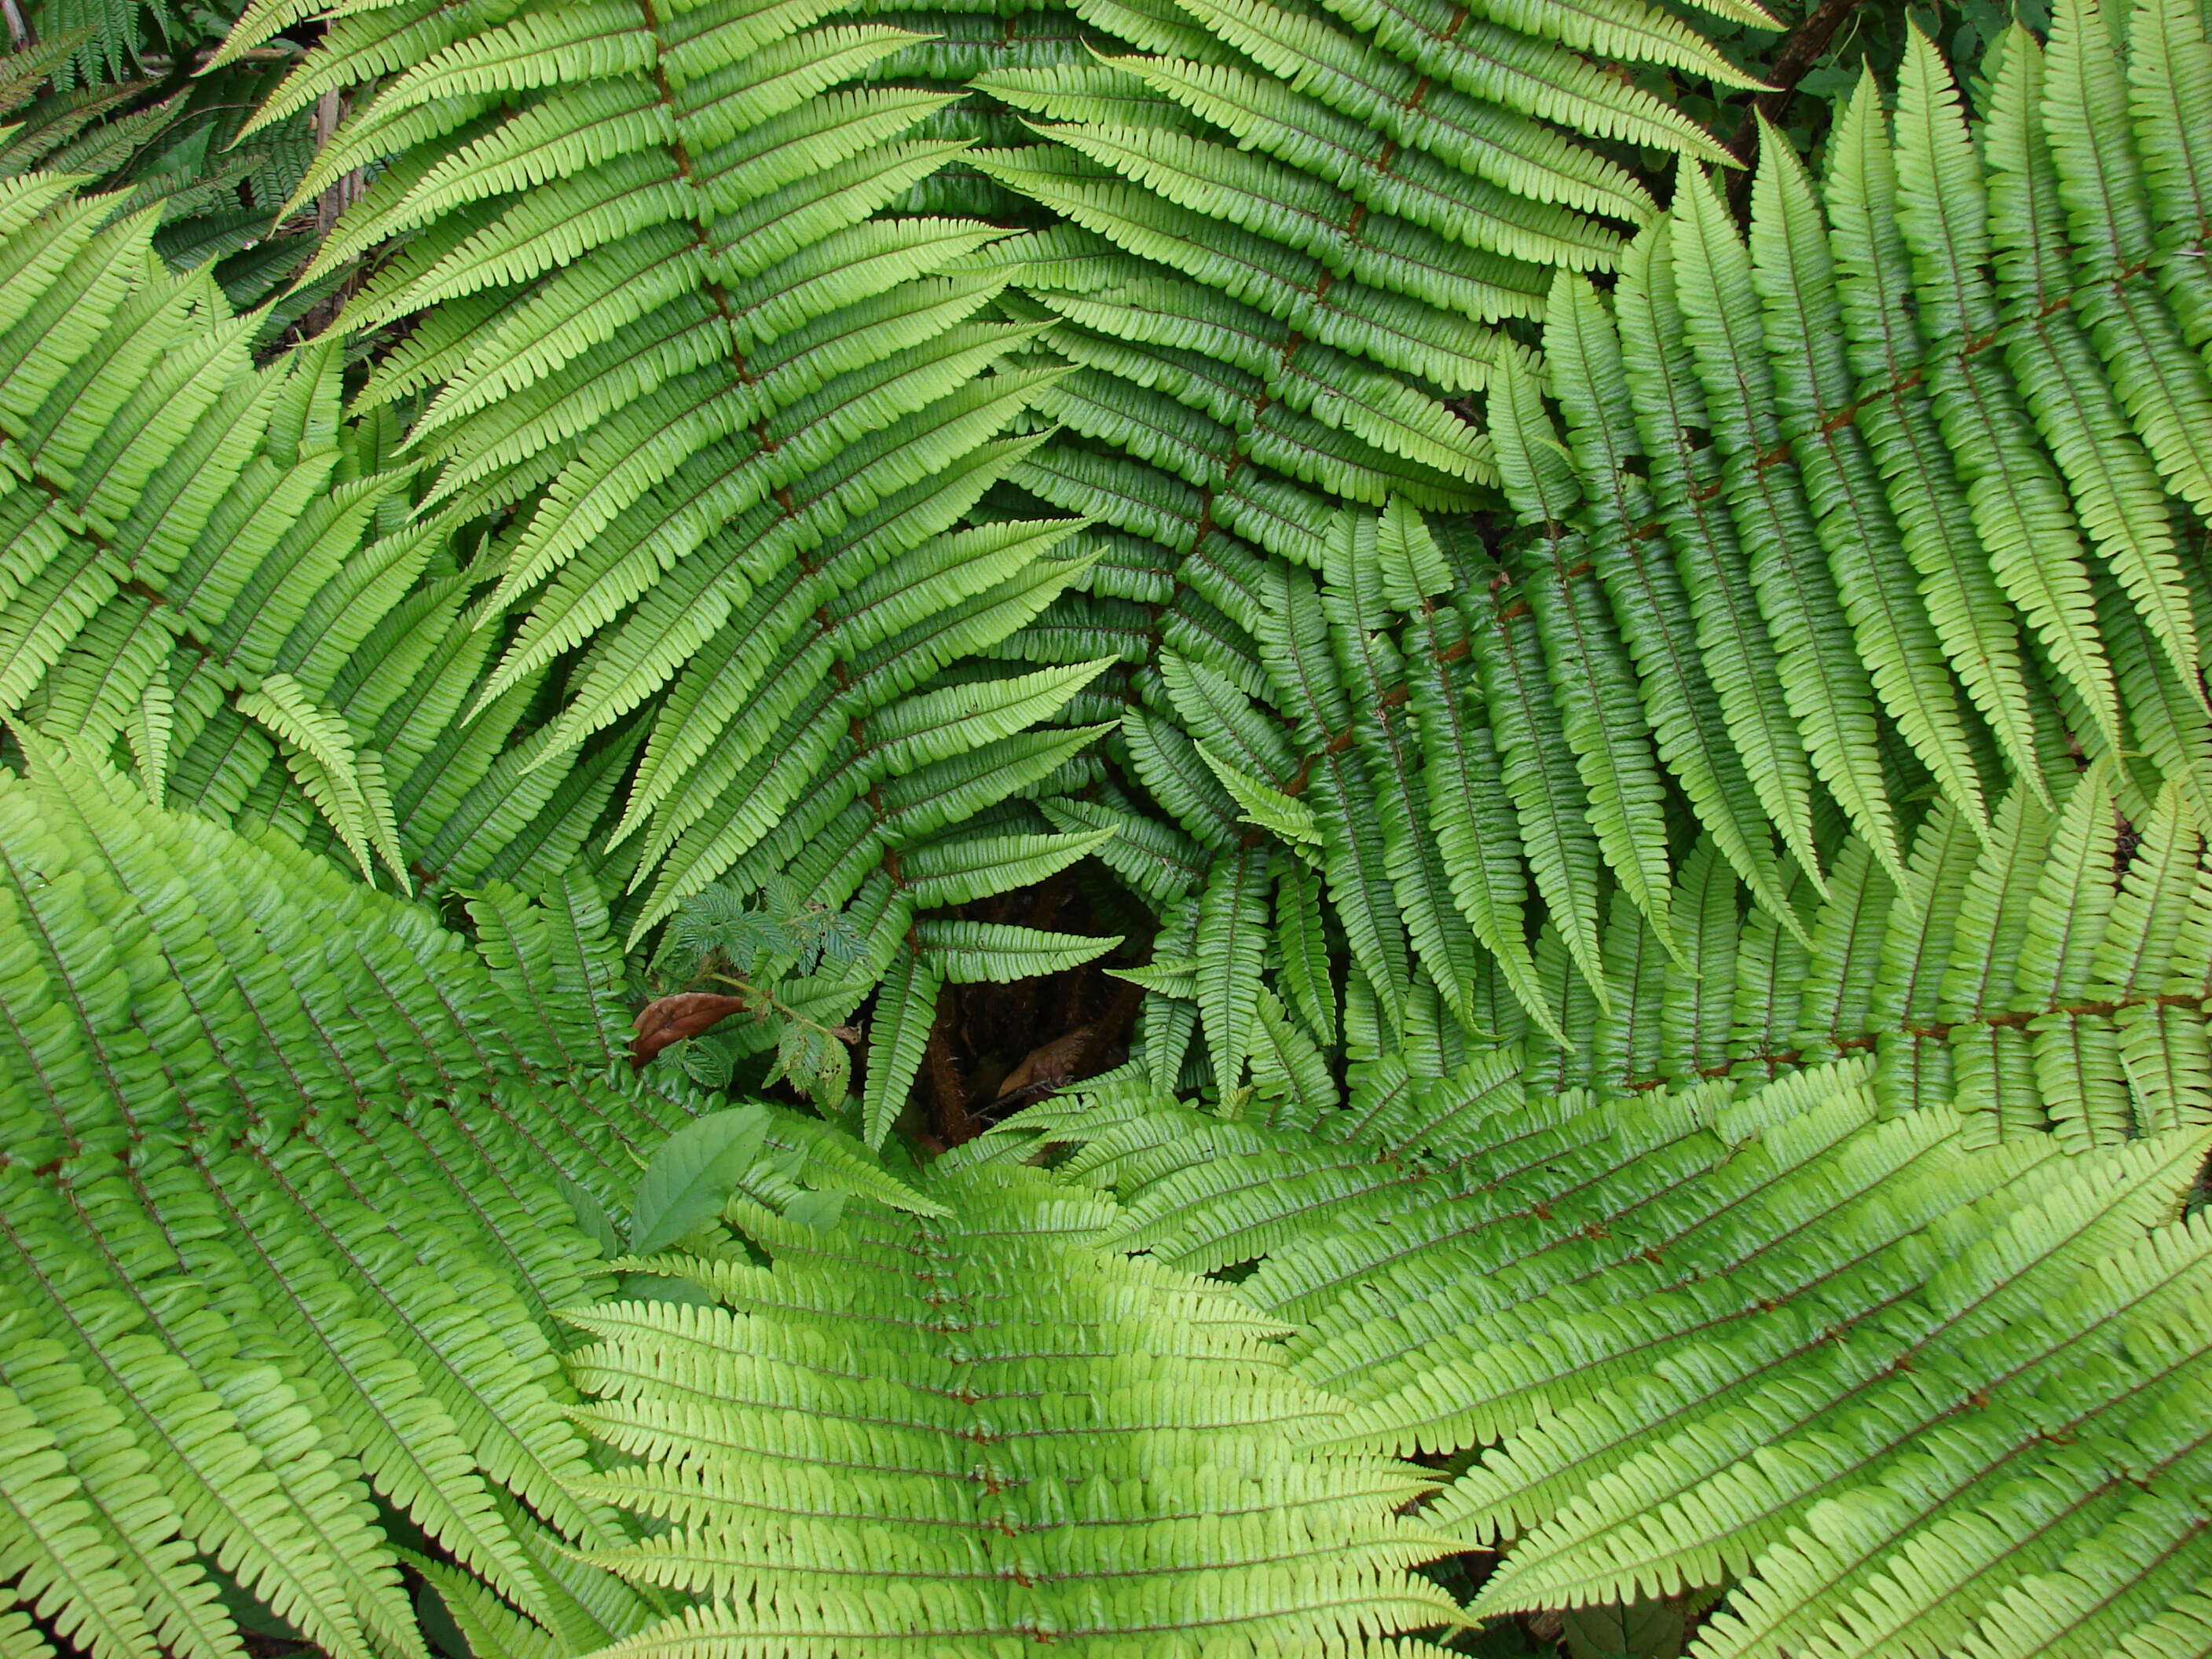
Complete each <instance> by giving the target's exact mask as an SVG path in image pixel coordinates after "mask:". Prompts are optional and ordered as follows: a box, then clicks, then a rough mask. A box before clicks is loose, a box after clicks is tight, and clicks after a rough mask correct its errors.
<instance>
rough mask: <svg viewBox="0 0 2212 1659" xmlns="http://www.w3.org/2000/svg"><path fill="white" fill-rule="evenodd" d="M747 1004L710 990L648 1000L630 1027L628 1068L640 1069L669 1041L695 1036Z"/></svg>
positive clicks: (741, 999)
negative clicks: (633, 1034) (631, 1036)
mask: <svg viewBox="0 0 2212 1659" xmlns="http://www.w3.org/2000/svg"><path fill="white" fill-rule="evenodd" d="M748 1006H750V1004H748V1003H747V1002H746V1001H745V1000H744V998H743V997H726V996H722V995H720V994H716V993H715V992H713V991H678V993H677V994H675V995H674V996H667V997H662V998H660V999H659V1000H657V1001H653V1002H648V1003H647V1004H646V1005H645V1006H644V1007H642V1008H641V1009H639V1010H638V1011H637V1018H635V1019H634V1020H632V1021H631V1022H630V1029H631V1030H634V1031H635V1032H636V1033H637V1035H636V1036H635V1037H633V1038H632V1039H631V1040H630V1045H629V1068H630V1070H631V1071H633V1072H641V1071H643V1070H644V1069H645V1066H646V1062H647V1060H651V1059H652V1058H653V1056H654V1055H655V1054H659V1052H660V1051H661V1050H662V1049H663V1048H666V1047H668V1045H669V1044H670V1043H671V1042H683V1041H684V1038H686V1037H695V1036H698V1035H699V1033H700V1032H702V1031H703V1030H706V1029H707V1028H708V1026H710V1025H717V1024H720V1023H721V1022H722V1021H723V1020H726V1019H727V1018H729V1017H730V1016H731V1015H732V1014H741V1013H743V1012H745V1010H746V1008H747V1007H748Z"/></svg>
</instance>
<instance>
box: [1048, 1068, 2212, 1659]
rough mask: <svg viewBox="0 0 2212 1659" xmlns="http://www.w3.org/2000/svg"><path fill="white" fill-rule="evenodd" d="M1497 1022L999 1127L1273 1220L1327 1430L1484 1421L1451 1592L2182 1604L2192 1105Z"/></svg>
mask: <svg viewBox="0 0 2212 1659" xmlns="http://www.w3.org/2000/svg"><path fill="white" fill-rule="evenodd" d="M1502 1060H1503V1057H1502V1056H1493V1057H1488V1058H1486V1059H1485V1060H1478V1061H1476V1062H1474V1063H1473V1064H1471V1065H1470V1066H1468V1067H1466V1068H1464V1069H1462V1071H1460V1072H1457V1073H1454V1074H1452V1075H1451V1076H1449V1077H1448V1078H1444V1079H1437V1080H1433V1081H1430V1082H1425V1083H1424V1082H1418V1081H1414V1080H1411V1079H1407V1076H1406V1074H1405V1073H1404V1072H1403V1070H1402V1069H1398V1068H1392V1067H1389V1066H1380V1067H1376V1068H1374V1069H1372V1070H1370V1072H1369V1073H1367V1074H1366V1075H1365V1076H1364V1077H1363V1078H1362V1079H1360V1080H1359V1081H1358V1083H1357V1084H1356V1085H1355V1086H1354V1088H1353V1090H1352V1096H1351V1098H1350V1100H1349V1101H1348V1103H1346V1106H1345V1107H1344V1108H1343V1109H1335V1110H1328V1111H1325V1112H1323V1113H1322V1114H1321V1115H1320V1116H1319V1117H1318V1119H1317V1120H1316V1121H1315V1122H1314V1124H1313V1126H1312V1127H1311V1128H1310V1131H1306V1132H1303V1133H1301V1132H1299V1131H1297V1130H1286V1129H1285V1128H1282V1127H1273V1126H1270V1125H1267V1124H1265V1123H1261V1122H1255V1121H1222V1120H1220V1119H1218V1118H1212V1117H1208V1116H1206V1115H1202V1114H1199V1113H1195V1112H1194V1111H1192V1110H1191V1109H1189V1108H1188V1107H1186V1106H1183V1105H1180V1104H1177V1103H1175V1102H1173V1101H1171V1100H1169V1099H1166V1098H1164V1097H1160V1096H1158V1095H1157V1094H1153V1093H1152V1092H1151V1091H1148V1090H1147V1088H1146V1085H1145V1084H1144V1083H1143V1081H1142V1079H1140V1078H1139V1077H1137V1076H1134V1075H1131V1076H1129V1077H1128V1078H1127V1079H1126V1080H1117V1081H1116V1082H1115V1084H1114V1085H1112V1086H1111V1087H1110V1088H1109V1089H1108V1090H1106V1091H1104V1092H1103V1093H1101V1094H1099V1095H1097V1096H1096V1097H1093V1098H1091V1100H1090V1101H1088V1102H1087V1103H1084V1104H1082V1105H1081V1106H1077V1107H1070V1106H1066V1105H1062V1104H1058V1103H1054V1104H1048V1105H1044V1106H1039V1107H1035V1108H1032V1109H1030V1111H1028V1112H1027V1113H1024V1115H1022V1116H1020V1117H1018V1118H1017V1119H1016V1120H1014V1122H1013V1124H1012V1126H1010V1127H1011V1128H1012V1129H1013V1130H1017V1131H1027V1132H1030V1133H1034V1134H1036V1135H1038V1136H1041V1137H1042V1139H1045V1140H1047V1141H1048V1142H1052V1143H1055V1144H1059V1145H1062V1146H1065V1145H1066V1144H1068V1143H1071V1142H1073V1143H1079V1148H1080V1149H1079V1151H1078V1152H1076V1153H1075V1154H1074V1156H1073V1158H1072V1159H1070V1160H1069V1161H1068V1162H1067V1163H1066V1164H1065V1166H1064V1168H1065V1170H1066V1173H1067V1174H1069V1175H1071V1176H1077V1177H1079V1178H1081V1179H1083V1180H1085V1181H1087V1182H1091V1183H1092V1184H1094V1185H1097V1186H1100V1187H1103V1188H1108V1189H1110V1190H1112V1191H1113V1192H1115V1194H1117V1195H1118V1197H1119V1199H1120V1201H1121V1206H1122V1218H1121V1220H1120V1222H1119V1224H1118V1237H1119V1239H1120V1242H1121V1243H1122V1244H1123V1246H1124V1247H1125V1248H1128V1249H1142V1250H1144V1251H1146V1252H1147V1253H1148V1254H1149V1255H1151V1256H1152V1258H1154V1259H1156V1260H1159V1261H1164V1262H1165V1263H1167V1264H1169V1265H1171V1266H1174V1267H1181V1268H1183V1269H1185V1270H1188V1271H1194V1272H1203V1271H1206V1270H1208V1269H1211V1268H1215V1267H1222V1266H1227V1265H1230V1264H1235V1263H1249V1262H1251V1261H1254V1260H1255V1258H1256V1259H1257V1261H1258V1266H1257V1270H1256V1271H1253V1272H1249V1273H1245V1274H1240V1275H1239V1276H1238V1277H1237V1294H1238V1295H1239V1296H1240V1297H1243V1299H1244V1300H1245V1301H1246V1302H1248V1303H1249V1304H1251V1305H1252V1306H1253V1308H1254V1309H1255V1310H1257V1311H1261V1312H1264V1313H1266V1314H1268V1315H1271V1316H1276V1317H1279V1318H1283V1319H1285V1320H1290V1321H1295V1322H1297V1325H1298V1327H1299V1329H1298V1332H1297V1334H1296V1335H1294V1336H1293V1337H1292V1339H1291V1356H1292V1364H1293V1366H1294V1368H1295V1370H1297V1372H1298V1373H1299V1374H1301V1375H1302V1376H1305V1377H1306V1378H1308V1379H1310V1381H1312V1382H1314V1383H1318V1384H1321V1385H1322V1386H1324V1387H1326V1388H1328V1389H1331V1390H1332V1391H1334V1392H1336V1393H1340V1394H1342V1395H1347V1396H1349V1397H1350V1398H1351V1399H1352V1401H1354V1402H1355V1404H1354V1406H1353V1407H1352V1410H1351V1411H1350V1412H1349V1413H1347V1415H1346V1417H1345V1419H1343V1420H1342V1421H1341V1422H1340V1423H1338V1424H1336V1425H1334V1426H1323V1427H1322V1428H1321V1429H1320V1430H1319V1431H1318V1433H1317V1438H1318V1439H1319V1441H1320V1442H1321V1443H1323V1444H1327V1445H1332V1446H1334V1445H1346V1446H1358V1445H1370V1446H1374V1447H1376V1448H1378V1449H1397V1450H1409V1449H1413V1448H1415V1447H1420V1448H1424V1449H1437V1450H1443V1451H1451V1450H1454V1449H1462V1448H1468V1447H1475V1448H1480V1449H1479V1450H1477V1451H1475V1452H1474V1453H1471V1454H1469V1455H1467V1456H1464V1457H1462V1458H1461V1459H1459V1460H1458V1461H1457V1462H1455V1465H1454V1467H1455V1468H1461V1469H1463V1472H1462V1473H1460V1474H1457V1476H1456V1478H1455V1480H1453V1482H1452V1484H1451V1485H1450V1486H1448V1487H1447V1488H1446V1490H1445V1491H1444V1492H1443V1495H1442V1497H1441V1498H1439V1499H1438V1500H1437V1502H1436V1503H1435V1504H1433V1505H1432V1506H1431V1507H1430V1508H1429V1509H1428V1510H1425V1511H1424V1514H1425V1515H1427V1516H1434V1517H1435V1518H1436V1520H1437V1522H1439V1523H1441V1524H1443V1525H1447V1526H1451V1527H1465V1528H1474V1530H1475V1531H1476V1532H1477V1534H1480V1535H1483V1536H1487V1537H1491V1538H1494V1539H1498V1540H1499V1541H1501V1542H1502V1543H1503V1544H1504V1545H1505V1546H1507V1549H1506V1553H1505V1557H1504V1563H1503V1565H1501V1567H1500V1569H1499V1571H1498V1573H1497V1574H1496V1575H1495V1576H1494V1577H1492V1578H1491V1579H1490V1581H1489V1583H1487V1585H1486V1587H1485V1588H1484V1589H1483V1591H1482V1593H1481V1595H1480V1596H1479V1597H1478V1598H1477V1600H1476V1601H1475V1602H1474V1606H1473V1607H1472V1608H1471V1609H1470V1610H1471V1611H1472V1612H1473V1613H1477V1614H1481V1613H1498V1612H1504V1611H1507V1610H1510V1609H1514V1608H1542V1607H1597V1608H1602V1607H1607V1606H1608V1605H1610V1606H1613V1607H1622V1606H1629V1605H1633V1604H1638V1603H1656V1602H1657V1601H1659V1599H1660V1598H1662V1597H1669V1596H1678V1595H1681V1594H1682V1593H1683V1592H1685V1591H1695V1590H1698V1589H1701V1588H1710V1589H1719V1588H1721V1587H1723V1586H1733V1590H1732V1594H1731V1595H1730V1596H1729V1600H1728V1601H1727V1602H1726V1603H1724V1604H1723V1608H1722V1610H1721V1611H1720V1612H1719V1613H1717V1615H1716V1616H1715V1617H1714V1618H1713V1619H1712V1620H1711V1621H1710V1622H1708V1623H1706V1624H1705V1625H1704V1626H1703V1627H1702V1629H1701V1630H1700V1631H1699V1635H1698V1637H1697V1640H1696V1643H1695V1645H1694V1648H1693V1651H1695V1652H1696V1653H1698V1654H1699V1655H1706V1656H1722V1655H1744V1654H1762V1655H1778V1654H1784V1653H1787V1654H1790V1655H1793V1656H1794V1655H1802V1654H1820V1655H1823V1656H1827V1655H1842V1654H1846V1653H1849V1654H1857V1655H1864V1656H1875V1655H1884V1656H1887V1655H1899V1654H1908V1653H1910V1654H1918V1655H1936V1654H1951V1653H1967V1652H1971V1653H1982V1652H2002V1653H2014V1652H2019V1653H2027V1652H2039V1653H2041V1652H2049V1653H2067V1654H2076V1653H2079V1654H2085V1655H2087V1654H2100V1653H2103V1652H2105V1651H2106V1650H2107V1648H2108V1647H2112V1646H2116V1645H2117V1644H2119V1643H2120V1642H2121V1641H2122V1639H2123V1638H2135V1639H2142V1640H2148V1639H2151V1638H2152V1636H2153V1635H2154V1629H2155V1623H2154V1621H2157V1620H2160V1619H2161V1618H2164V1619H2168V1620H2170V1619H2172V1618H2174V1617H2178V1616H2182V1615H2185V1614H2186V1613H2188V1612H2189V1610H2190V1609H2191V1607H2193V1606H2194V1605H2195V1586H2196V1585H2197V1583H2199V1582H2201V1581H2202V1579H2203V1577H2204V1576H2205V1574H2206V1571H2207V1570H2208V1568H2212V1534H2208V1532H2207V1529H2206V1528H2205V1527H2204V1524H2203V1518H2202V1515H2201V1511H2200V1510H2199V1509H2198V1508H2197V1504H2196V1501H2195V1498H2194V1493H2195V1492H2197V1490H2198V1489H2199V1487H2200V1486H2201V1485H2202V1482H2203V1461H2204V1457H2205V1449H2204V1446H2205V1442H2204V1425H2205V1424H2206V1422H2207V1420H2208V1418H2207V1414H2206V1405H2207V1400H2206V1395H2205V1390H2206V1389H2207V1387H2208V1385H2212V1347H2208V1340H2212V1339H2208V1331H2212V1327H2208V1326H2207V1323H2206V1322H2205V1316H2204V1310H2205V1306H2206V1297H2207V1293H2208V1291H2212V1230H2208V1228H2207V1227H2206V1226H2205V1225H2203V1218H2202V1217H2201V1216H2197V1215H2193V1214H2192V1215H2191V1216H2189V1217H2187V1218H2183V1217H2181V1215H2180V1214H2179V1199H2180V1197H2181V1195H2182V1194H2183V1192H2184V1190H2185V1188H2187V1187H2188V1186H2190V1185H2191V1183H2192V1182H2193V1181H2194V1179H2195V1176H2196V1174H2197V1169H2198V1167H2199V1165H2200V1164H2201V1163H2202V1160H2203V1155H2204V1152H2205V1149H2206V1146H2207V1139H2208V1137H2207V1136H2206V1134H2205V1133H2203V1132H2202V1131H2191V1132H2169V1133H2162V1134H2152V1135H2149V1136H2147V1137H2145V1138H2143V1139H2136V1140H2133V1141H2130V1142H2129V1143H2127V1144H2126V1145H2124V1146H2116V1147H2112V1148H2110V1149H2106V1150H2103V1151H2099V1152H2088V1153H2083V1154H2079V1155H2069V1154H2068V1153H2067V1152H2063V1151H2062V1150H2061V1149H2060V1147H2059V1145H2058V1144H2057V1141H2056V1140H2055V1139H2053V1138H2051V1137H2049V1136H2037V1137H2033V1138H2030V1139H2024V1140H2021V1141H2018V1142H2015V1143H2010V1144H2008V1145H2005V1146H1985V1147H1981V1148H1978V1149H1977V1148H1976V1147H1974V1146H1972V1144H1971V1140H1970V1137H1969V1136H1968V1134H1967V1133H1965V1131H1966V1126H1967V1122H1968V1120H1964V1119H1961V1118H1960V1117H1959V1116H1957V1115H1953V1114H1950V1113H1947V1112H1942V1111H1935V1110H1928V1111H1914V1112H1908V1113H1906V1114H1905V1115H1902V1116H1895V1117H1887V1118H1885V1117H1884V1116H1883V1115H1881V1110H1880V1108H1879V1103H1878V1100H1877V1097H1876V1094H1875V1090H1874V1089H1873V1087H1872V1086H1871V1084H1872V1076H1873V1070H1874V1068H1873V1065H1872V1063H1871V1062H1870V1061H1869V1060H1865V1059H1863V1058H1862V1059H1857V1060H1844V1061H1839V1062H1834V1063H1832V1064H1830V1065H1828V1066H1822V1067H1819V1068H1814V1069H1811V1070H1808V1071H1805V1072H1802V1073H1797V1074H1796V1075H1794V1076H1792V1077H1790V1078H1788V1079H1782V1080H1779V1081H1777V1082H1773V1083H1770V1084H1766V1085H1763V1086H1756V1087H1754V1086H1747V1085H1735V1084H1711V1083H1708V1084H1702V1085H1694V1086H1692V1087H1691V1088H1688V1089H1686V1090H1682V1091H1656V1092H1653V1093H1650V1094H1647V1095H1644V1096H1643V1097H1638V1098H1635V1099H1620V1098H1615V1099H1613V1100H1609V1101H1604V1102H1599V1101H1596V1100H1595V1099H1593V1098H1591V1097H1587V1096H1583V1097H1574V1096H1569V1097H1561V1098H1553V1097H1545V1096H1542V1095H1535V1094H1530V1093H1528V1092H1526V1091H1525V1085H1522V1084H1521V1083H1520V1082H1519V1081H1518V1079H1516V1078H1515V1077H1514V1076H1513V1072H1512V1067H1511V1066H1510V1064H1504V1063H1501V1062H1502ZM2169 1610H2170V1611H2169ZM1619 1623H1620V1621H1619V1620H1618V1619H1616V1620H1615V1624H1616V1626H1618V1625H1619ZM1674 1629H1675V1631H1676V1632H1678V1636H1679V1631H1680V1623H1679V1615H1678V1616H1677V1621H1676V1624H1675V1626H1674ZM1616 1633H1617V1632H1616ZM1582 1639H1583V1640H1584V1641H1585V1642H1586V1641H1587V1639H1588V1632H1585V1636H1584V1638H1582ZM2039 1642H2043V1643H2047V1644H2049V1645H2047V1646H2037V1645H2036V1644H2037V1643H2039Z"/></svg>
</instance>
